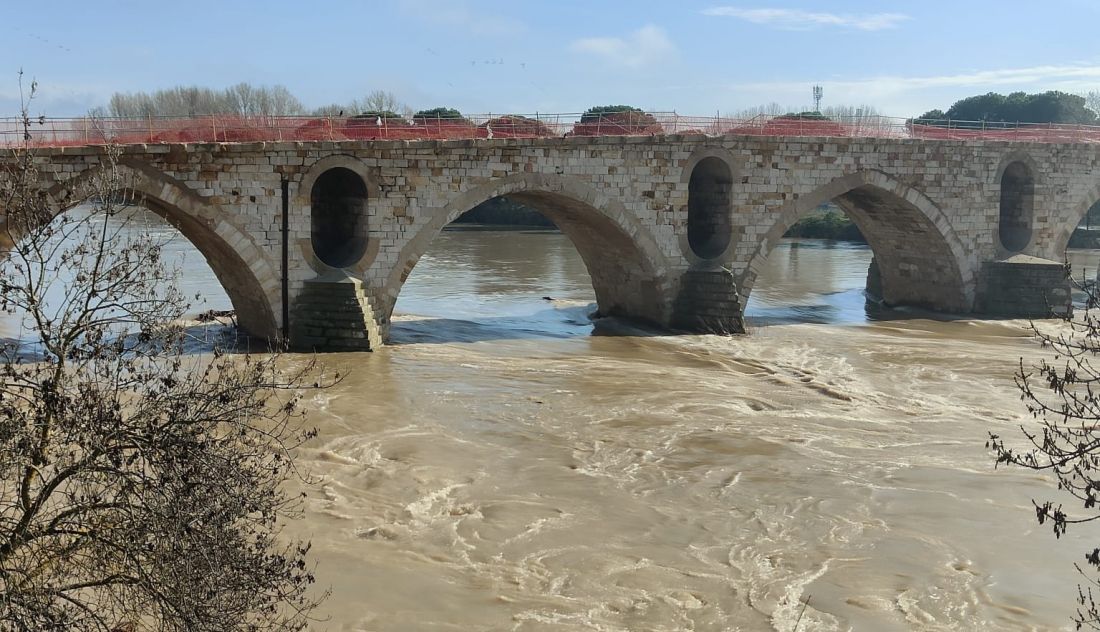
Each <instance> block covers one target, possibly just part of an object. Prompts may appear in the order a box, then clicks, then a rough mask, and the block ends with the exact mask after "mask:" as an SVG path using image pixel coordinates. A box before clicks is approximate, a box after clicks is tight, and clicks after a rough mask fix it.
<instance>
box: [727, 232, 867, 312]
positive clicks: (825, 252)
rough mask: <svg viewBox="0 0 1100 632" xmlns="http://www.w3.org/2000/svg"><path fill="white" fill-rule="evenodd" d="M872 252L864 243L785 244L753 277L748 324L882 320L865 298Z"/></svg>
mask: <svg viewBox="0 0 1100 632" xmlns="http://www.w3.org/2000/svg"><path fill="white" fill-rule="evenodd" d="M871 257H872V253H871V249H870V247H868V246H867V245H866V244H854V243H849V242H837V241H826V240H819V239H784V240H783V241H782V242H780V244H779V245H778V246H776V248H775V250H773V251H772V253H771V255H770V256H769V257H768V259H767V261H766V262H765V265H764V268H763V269H762V270H761V271H760V272H759V274H758V275H757V277H756V284H755V285H754V286H753V290H752V295H751V296H750V297H749V302H748V305H746V306H745V317H746V319H747V324H748V325H749V326H750V327H751V326H765V325H773V324H782V323H838V324H852V323H862V322H866V321H867V320H869V319H875V318H881V317H883V316H885V312H886V311H888V310H884V309H883V308H881V307H880V306H878V305H877V304H875V303H868V302H867V300H866V296H865V294H864V287H865V286H866V282H867V268H868V266H870V264H871Z"/></svg>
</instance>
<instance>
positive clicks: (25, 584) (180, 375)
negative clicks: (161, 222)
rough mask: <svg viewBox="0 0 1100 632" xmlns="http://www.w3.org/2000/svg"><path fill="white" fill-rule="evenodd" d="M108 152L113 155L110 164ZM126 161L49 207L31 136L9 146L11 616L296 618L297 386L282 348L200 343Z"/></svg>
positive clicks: (4, 293) (157, 622) (47, 620)
mask: <svg viewBox="0 0 1100 632" xmlns="http://www.w3.org/2000/svg"><path fill="white" fill-rule="evenodd" d="M114 158H115V157H114V155H113V153H112V152H111V151H108V153H107V155H106V156H105V157H104V161H105V162H106V164H107V165H108V166H110V165H112V164H113V161H114ZM127 184H128V183H127V182H126V181H125V180H124V179H123V178H122V176H121V175H120V173H119V171H118V170H115V169H111V168H107V169H104V170H103V173H102V175H101V176H99V177H97V178H94V179H92V180H90V181H88V182H87V183H86V185H85V187H84V188H83V189H82V190H80V191H79V192H78V194H77V195H78V196H79V197H86V198H88V199H91V200H94V201H95V209H94V212H91V213H65V214H62V215H61V216H59V217H57V218H56V219H54V215H55V211H56V210H57V209H56V208H55V207H54V203H53V201H51V200H50V199H49V197H48V196H46V195H44V194H43V191H42V190H41V187H40V186H39V173H38V169H37V161H36V157H35V156H34V154H33V152H31V151H29V150H26V149H24V150H19V151H15V152H13V153H12V154H10V155H8V156H5V157H3V159H2V160H0V211H2V212H3V214H4V217H5V219H6V222H5V223H4V225H3V227H2V228H0V238H2V239H3V241H6V242H7V243H9V244H10V245H9V249H10V250H9V252H8V253H7V255H6V257H5V258H4V259H3V261H2V262H0V308H2V309H3V310H4V311H5V312H7V313H8V314H9V315H10V317H11V318H22V320H23V322H24V324H25V335H24V336H20V337H19V338H23V339H22V340H5V341H0V631H2V632H16V631H20V632H22V631H35V632H42V631H58V632H60V631H62V630H64V631H67V632H68V631H76V632H120V631H127V632H137V631H143V630H150V631H151V630H158V631H160V630H163V631H178V632H184V631H187V632H215V631H217V632H226V631H231V630H237V631H245V630H299V629H301V628H303V627H304V625H305V623H306V621H307V618H308V617H309V613H310V611H311V609H312V608H313V607H314V606H315V604H316V600H315V598H314V597H313V596H311V592H310V591H311V589H310V586H311V584H313V582H314V576H313V573H312V570H311V568H310V566H309V565H308V564H307V561H306V554H307V552H308V550H309V545H308V544H307V543H303V542H291V541H287V540H286V539H284V538H282V537H280V527H279V525H280V523H281V521H283V520H284V519H286V518H288V517H291V516H294V515H295V514H296V513H297V512H298V511H299V502H300V499H299V498H298V497H293V496H290V495H288V494H287V492H286V491H285V489H286V486H285V483H286V482H287V481H288V480H289V479H291V478H292V477H296V476H298V477H300V476H303V475H302V474H300V473H299V472H298V471H297V470H296V469H295V466H294V454H295V449H296V447H297V446H299V445H300V444H301V443H302V442H303V441H306V440H308V439H309V438H311V437H312V436H313V434H314V433H313V431H311V430H301V429H299V417H300V414H299V407H298V401H299V392H300V388H301V387H303V386H306V385H307V384H306V382H307V380H313V379H316V378H315V377H310V376H316V375H317V371H316V369H315V367H313V366H312V365H307V366H305V367H303V368H300V369H299V370H297V371H294V372H292V373H290V374H288V372H287V371H286V370H285V369H284V367H283V365H284V363H283V362H280V358H279V356H278V355H274V354H273V355H265V356H253V355H247V354H234V353H226V352H224V351H222V350H220V349H214V350H213V352H212V353H211V354H209V355H207V356H199V355H193V354H192V355H189V354H187V353H185V349H184V342H185V340H186V337H187V335H188V334H187V330H186V328H185V327H184V326H183V325H181V324H180V317H181V316H182V315H183V314H184V311H185V310H186V308H187V306H186V303H185V301H184V300H183V297H182V296H181V295H180V293H179V291H178V290H177V289H176V288H175V285H174V283H173V281H174V280H175V273H174V271H173V270H171V269H170V268H169V267H168V266H167V265H165V261H164V260H163V251H162V246H163V244H162V243H159V242H157V241H156V240H155V239H153V238H150V237H148V236H145V235H143V234H141V233H139V232H131V231H128V230H127V229H126V226H125V224H126V219H125V218H126V214H125V213H123V208H124V206H125V205H126V203H127V202H128V201H132V199H133V198H132V196H129V197H128V196H126V195H120V194H119V192H125V191H127V190H129V187H128V186H127Z"/></svg>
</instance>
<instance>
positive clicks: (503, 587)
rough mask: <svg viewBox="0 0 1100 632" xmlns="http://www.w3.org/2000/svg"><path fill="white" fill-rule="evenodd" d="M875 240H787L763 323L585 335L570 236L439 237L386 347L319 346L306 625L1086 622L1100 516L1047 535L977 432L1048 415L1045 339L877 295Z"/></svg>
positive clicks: (204, 283) (755, 306)
mask: <svg viewBox="0 0 1100 632" xmlns="http://www.w3.org/2000/svg"><path fill="white" fill-rule="evenodd" d="M181 241H182V240H181ZM180 248H181V252H183V251H185V250H187V249H188V248H189V246H187V245H186V243H183V244H182V245H181V246H180ZM1095 254H1096V253H1089V252H1075V253H1072V255H1073V259H1074V261H1075V262H1076V263H1078V264H1080V265H1085V264H1089V265H1095V263H1094V262H1095V259H1096V256H1095ZM870 257H871V254H870V251H869V250H867V249H866V248H865V247H857V246H842V245H830V244H825V243H822V242H813V241H801V242H787V243H784V244H783V245H781V246H780V247H779V248H778V249H777V250H776V252H775V253H774V254H773V255H772V257H771V258H770V259H769V261H768V266H767V269H766V270H764V271H763V272H762V273H761V274H760V275H759V277H758V281H757V283H756V289H755V290H754V294H753V300H752V302H750V304H749V308H748V314H749V316H750V330H751V331H750V333H749V335H746V336H737V337H719V336H658V335H652V332H648V331H645V330H642V329H637V328H634V327H632V326H630V325H628V324H623V323H618V322H615V321H601V322H599V323H597V324H596V325H595V326H594V325H593V323H592V322H591V321H590V320H589V318H588V315H589V314H590V313H591V312H592V311H593V310H594V297H593V295H592V289H591V286H590V284H589V281H588V277H587V272H586V270H585V268H584V265H583V263H582V262H581V261H580V259H579V257H578V255H577V254H576V252H575V250H574V249H573V247H572V246H571V245H570V244H569V242H568V240H567V239H566V238H565V237H564V236H562V235H560V234H558V233H553V232H530V233H528V232H496V231H469V230H465V231H447V232H445V233H443V235H441V236H440V237H439V238H438V239H437V240H436V242H434V244H433V246H432V249H431V250H430V251H429V254H428V255H427V256H426V257H424V258H423V259H422V260H421V261H420V263H419V264H418V265H417V267H416V269H415V270H414V271H413V273H412V275H411V277H410V278H409V281H408V283H407V284H406V286H405V288H404V290H403V291H402V295H401V298H400V300H399V302H398V306H397V312H398V313H397V316H395V322H394V326H393V334H392V338H393V340H392V344H390V345H388V346H386V347H384V348H383V349H381V350H379V351H377V352H374V353H362V354H332V355H322V356H321V359H322V360H323V362H324V363H326V364H327V365H328V366H330V367H332V368H334V369H337V368H338V369H341V370H342V371H347V372H348V377H347V379H346V380H345V381H344V382H342V383H341V384H339V385H338V386H336V387H334V388H331V389H328V390H323V391H320V392H315V393H311V394H309V395H308V396H307V399H306V405H307V406H308V408H309V411H310V416H309V422H310V423H311V424H312V425H316V426H317V427H318V428H319V430H320V435H319V437H318V438H317V439H316V440H315V441H313V442H312V443H311V444H310V445H308V446H307V448H306V449H305V450H304V453H303V462H304V465H305V466H306V468H307V469H308V470H309V471H311V472H312V473H313V474H314V475H315V476H316V477H318V479H319V481H320V483H319V485H318V486H317V487H316V488H312V489H310V490H307V491H308V494H309V496H308V498H307V505H306V513H305V515H304V517H303V518H302V519H301V520H297V521H293V522H292V523H290V524H289V525H288V528H287V532H288V534H289V535H292V536H301V537H308V538H310V539H311V540H312V541H313V543H314V548H313V555H314V559H315V561H316V563H317V567H316V575H317V577H318V580H319V583H320V584H321V585H322V586H323V587H330V588H331V590H332V595H331V597H330V598H329V600H328V601H327V602H326V603H325V604H324V606H323V607H322V609H321V612H320V613H319V614H320V615H321V616H322V617H323V618H324V620H323V621H319V622H318V623H317V624H316V625H315V626H314V628H315V629H317V630H333V631H336V630H341V631H343V630H347V631H350V630H361V631H368V630H369V631H376V632H380V631H410V630H425V631H445V630H464V631H465V630H516V631H535V630H555V631H558V630H567V631H568V630H577V631H581V630H585V631H589V630H597V631H607V632H611V631H627V630H630V631H634V630H653V631H672V630H699V631H703V630H705V631H725V630H730V631H732V630H742V631H756V630H760V631H770V630H774V631H778V632H793V631H794V630H796V629H797V630H801V631H809V630H815V631H816V630H861V631H862V630H866V631H876V632H880V631H881V632H888V631H893V630H898V631H900V630H1062V629H1072V625H1071V622H1070V616H1071V614H1072V612H1073V610H1074V606H1075V603H1074V596H1075V594H1076V589H1075V586H1076V583H1077V576H1076V575H1075V572H1074V569H1073V563H1074V562H1075V561H1078V560H1079V559H1080V558H1081V556H1082V555H1083V554H1084V552H1085V551H1086V550H1091V548H1092V547H1093V543H1094V542H1095V536H1096V535H1097V534H1096V531H1095V529H1091V530H1090V528H1089V527H1088V526H1084V527H1079V528H1078V529H1071V530H1070V532H1069V534H1068V535H1067V536H1066V537H1063V538H1061V539H1060V540H1056V539H1055V538H1054V537H1053V535H1052V534H1051V533H1050V532H1049V530H1048V529H1047V528H1046V527H1040V526H1039V525H1037V524H1036V523H1035V520H1034V510H1033V509H1032V506H1031V499H1032V498H1039V497H1046V496H1048V495H1049V493H1050V489H1051V483H1050V481H1049V480H1047V479H1045V478H1043V477H1040V476H1035V475H1031V474H1026V473H1022V472H1018V471H1012V470H1003V469H1002V470H994V468H993V464H992V460H991V458H990V456H989V454H988V453H987V451H986V450H985V448H984V442H985V439H986V435H987V432H988V431H994V432H998V433H1002V434H1006V435H1013V434H1014V433H1017V432H1018V426H1019V424H1021V423H1026V422H1027V421H1028V418H1027V416H1026V413H1025V411H1024V409H1023V406H1022V404H1021V402H1020V401H1019V396H1018V394H1017V392H1016V390H1015V387H1014V385H1013V382H1012V374H1013V370H1014V368H1015V367H1016V366H1017V364H1018V362H1019V359H1020V358H1021V357H1025V358H1029V359H1030V358H1037V357H1038V355H1039V354H1040V353H1041V350H1040V348H1039V346H1038V344H1037V343H1036V342H1035V341H1034V340H1033V339H1032V338H1031V337H1030V336H1029V335H1028V333H1027V330H1026V323H1025V322H1023V321H1016V320H1006V321H978V320H968V319H943V318H934V317H931V316H930V315H928V314H922V313H917V312H892V311H874V310H872V311H871V312H868V311H867V309H866V308H865V305H864V300H863V296H862V292H861V288H862V285H863V281H864V276H865V273H866V270H867V265H868V263H869V261H870ZM184 270H185V279H184V281H185V287H188V288H189V287H191V286H194V287H202V288H209V287H211V286H212V285H216V283H215V282H213V281H212V278H211V275H210V272H209V269H207V268H206V266H205V263H204V262H203V261H202V258H201V256H198V255H197V253H192V254H190V255H188V258H187V263H185V264H184ZM1089 273H1090V274H1092V272H1091V271H1090V272H1089ZM204 275H205V276H204ZM224 303H225V298H224V296H220V297H219V296H212V297H209V298H208V304H207V305H206V306H204V308H205V307H212V308H223V307H225V306H226V305H224ZM287 361H288V362H290V363H299V362H305V361H306V358H305V357H304V356H289V357H288V358H287ZM807 600H808V601H809V604H808V605H806V602H807ZM800 618H801V621H799V619H800Z"/></svg>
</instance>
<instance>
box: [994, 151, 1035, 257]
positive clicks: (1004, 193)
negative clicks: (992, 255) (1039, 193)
mask: <svg viewBox="0 0 1100 632" xmlns="http://www.w3.org/2000/svg"><path fill="white" fill-rule="evenodd" d="M1034 210H1035V177H1034V176H1033V175H1032V173H1031V169H1029V168H1028V166H1027V165H1026V164H1024V163H1022V162H1014V163H1012V164H1010V165H1008V167H1006V168H1005V171H1004V175H1002V176H1001V218H1000V222H999V224H998V234H999V235H1000V238H1001V245H1002V246H1004V248H1005V250H1010V251H1012V252H1019V251H1021V250H1023V249H1024V248H1026V247H1027V244H1028V243H1029V242H1030V241H1031V217H1032V214H1033V212H1034Z"/></svg>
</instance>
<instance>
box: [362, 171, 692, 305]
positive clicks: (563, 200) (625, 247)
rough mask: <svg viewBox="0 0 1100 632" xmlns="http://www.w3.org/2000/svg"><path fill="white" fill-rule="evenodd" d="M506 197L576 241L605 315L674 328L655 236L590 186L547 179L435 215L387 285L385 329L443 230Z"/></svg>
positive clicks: (507, 187) (467, 197)
mask: <svg viewBox="0 0 1100 632" xmlns="http://www.w3.org/2000/svg"><path fill="white" fill-rule="evenodd" d="M502 195H507V196H508V197H509V198H511V199H514V200H516V201H519V202H522V203H523V204H526V205H528V206H530V207H532V208H534V209H536V210H538V211H540V212H541V213H543V214H544V215H545V216H546V217H547V218H549V219H550V220H551V221H553V222H554V223H555V224H556V225H557V226H558V228H559V229H561V231H562V233H564V234H565V235H566V236H567V237H568V238H569V240H570V241H571V242H572V243H573V246H574V247H575V248H576V249H577V251H578V252H579V253H580V255H581V258H582V259H583V260H584V263H585V266H586V267H587V269H588V273H589V275H590V276H591V278H592V286H593V289H594V290H595V293H596V302H597V305H598V309H599V313H600V314H601V315H604V316H609V315H617V316H626V317H629V318H633V319H637V320H642V321H648V322H653V323H658V324H665V323H667V322H668V318H669V314H670V311H671V302H670V300H669V282H668V277H669V264H668V262H667V260H666V258H665V256H664V255H663V254H662V253H661V250H660V248H659V247H658V245H657V242H656V241H655V240H654V238H653V236H652V234H651V231H650V230H649V229H647V228H646V227H644V226H643V225H642V224H641V222H640V221H639V220H638V219H637V218H636V217H634V216H633V215H632V214H631V213H629V212H628V211H627V210H626V208H625V207H624V206H623V204H622V202H621V201H619V200H616V199H614V198H611V197H608V196H606V195H603V194H601V193H600V192H598V191H597V190H596V189H595V188H593V187H592V186H591V185H589V184H586V183H583V182H580V181H577V180H576V179H573V178H569V177H563V176H559V175H554V174H540V173H523V174H516V175H512V176H508V177H505V178H500V179H497V180H492V181H490V182H488V183H486V184H484V185H482V186H479V187H476V188H474V189H471V190H468V191H466V192H464V193H462V194H459V195H458V196H457V197H455V198H454V199H452V200H451V201H450V202H449V203H448V204H447V205H446V206H444V207H442V208H438V209H435V210H433V211H432V212H431V219H430V220H429V221H428V223H427V224H426V225H424V226H423V227H422V228H420V229H419V231H418V232H417V234H416V236H415V237H413V238H412V239H410V240H409V242H408V243H407V244H406V245H405V247H404V248H402V250H401V252H400V254H399V255H398V258H397V263H396V265H395V266H394V268H392V270H391V271H390V273H389V275H388V277H387V279H386V285H385V292H386V295H385V297H384V298H385V305H383V306H382V309H381V311H382V314H383V315H384V316H383V318H382V320H383V322H388V320H389V316H390V314H391V313H392V312H393V307H394V305H395V304H396V302H397V296H398V294H399V293H400V291H401V287H402V285H403V284H404V282H405V280H406V279H407V278H408V276H409V274H410V273H411V272H412V270H413V267H415V266H416V263H417V262H418V261H419V260H420V257H421V256H423V254H424V253H425V252H426V251H427V250H428V247H429V246H430V244H431V242H432V240H434V239H435V238H436V236H437V235H439V233H440V232H441V231H442V230H443V228H444V227H445V226H446V225H447V224H450V223H451V222H452V221H454V220H455V219H457V218H458V217H459V216H460V215H462V214H463V213H465V212H466V211H468V210H470V209H472V208H473V207H475V206H477V205H478V204H481V203H482V202H485V201H487V200H491V199H493V198H495V197H500V196H502Z"/></svg>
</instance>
